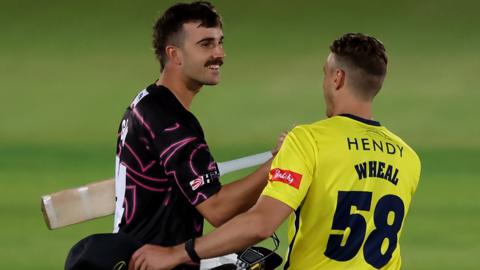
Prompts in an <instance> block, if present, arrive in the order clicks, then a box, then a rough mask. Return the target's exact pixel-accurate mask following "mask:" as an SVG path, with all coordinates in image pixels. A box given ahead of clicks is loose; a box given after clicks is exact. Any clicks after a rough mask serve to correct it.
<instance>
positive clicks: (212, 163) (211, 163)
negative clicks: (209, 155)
mask: <svg viewBox="0 0 480 270" xmlns="http://www.w3.org/2000/svg"><path fill="white" fill-rule="evenodd" d="M216 164H217V163H216V162H215V161H212V162H210V164H208V168H207V169H208V170H209V171H211V170H216V169H217V166H216Z"/></svg>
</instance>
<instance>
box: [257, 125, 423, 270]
mask: <svg viewBox="0 0 480 270" xmlns="http://www.w3.org/2000/svg"><path fill="white" fill-rule="evenodd" d="M419 177H420V160H419V158H418V156H417V154H416V153H415V152H414V151H413V149H412V148H410V147H409V146H408V145H407V144H406V143H405V142H404V141H403V140H402V139H400V138H399V137H398V136H396V135H395V134H393V133H392V132H390V131H389V130H388V129H386V128H385V127H383V126H381V125H380V123H378V122H376V121H371V120H365V119H362V118H359V117H356V116H353V115H342V116H334V117H331V118H328V119H326V120H322V121H319V122H316V123H313V124H311V125H301V126H297V127H296V128H294V129H293V130H292V131H291V132H290V133H289V134H288V136H287V137H286V139H285V141H284V143H283V145H282V147H281V149H280V151H279V152H278V154H277V155H276V157H275V159H274V161H273V163H272V169H271V171H270V180H269V183H268V185H267V187H266V188H265V190H264V191H263V194H262V195H264V196H269V197H272V198H274V199H277V200H279V201H281V202H283V203H285V204H287V205H289V206H290V207H291V208H292V209H294V210H295V213H294V215H292V216H291V218H290V221H289V229H288V239H289V249H288V254H287V257H286V263H285V269H294V270H309V269H321V270H330V269H334V270H338V269H355V270H361V269H389V270H390V269H392V270H393V269H400V266H401V257H400V244H399V239H400V235H401V232H402V227H403V225H404V221H405V216H406V214H407V212H408V208H409V206H410V201H411V199H412V195H413V194H414V192H415V190H416V187H417V184H418V181H419Z"/></svg>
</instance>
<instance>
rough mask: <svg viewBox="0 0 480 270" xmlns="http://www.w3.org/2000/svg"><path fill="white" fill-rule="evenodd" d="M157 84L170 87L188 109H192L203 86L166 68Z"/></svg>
mask: <svg viewBox="0 0 480 270" xmlns="http://www.w3.org/2000/svg"><path fill="white" fill-rule="evenodd" d="M156 84H157V85H163V86H165V87H166V88H168V89H169V90H170V91H171V92H172V94H174V95H175V97H176V98H177V99H178V101H180V103H181V104H182V105H183V107H184V108H185V109H186V110H187V111H188V110H190V105H191V104H192V100H193V97H194V96H195V94H197V93H198V92H199V91H200V88H201V87H202V85H200V84H198V83H195V82H192V81H189V80H188V79H187V78H182V77H181V76H179V74H178V73H176V72H168V71H167V70H166V69H165V70H163V72H162V73H161V74H160V78H159V79H158V81H157V82H156Z"/></svg>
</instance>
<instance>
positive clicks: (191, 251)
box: [185, 238, 200, 263]
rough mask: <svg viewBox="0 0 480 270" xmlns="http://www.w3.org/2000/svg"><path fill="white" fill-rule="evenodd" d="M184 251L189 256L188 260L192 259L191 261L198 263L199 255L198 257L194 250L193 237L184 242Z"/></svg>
mask: <svg viewBox="0 0 480 270" xmlns="http://www.w3.org/2000/svg"><path fill="white" fill-rule="evenodd" d="M185 251H186V252H187V254H188V257H190V260H192V262H196V263H200V257H198V254H197V252H196V251H195V238H192V239H190V240H188V241H187V242H185Z"/></svg>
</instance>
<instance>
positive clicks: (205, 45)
mask: <svg viewBox="0 0 480 270" xmlns="http://www.w3.org/2000/svg"><path fill="white" fill-rule="evenodd" d="M200 46H202V47H204V48H210V47H212V46H213V44H212V43H210V42H207V43H200Z"/></svg>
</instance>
